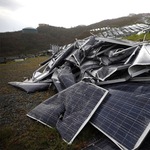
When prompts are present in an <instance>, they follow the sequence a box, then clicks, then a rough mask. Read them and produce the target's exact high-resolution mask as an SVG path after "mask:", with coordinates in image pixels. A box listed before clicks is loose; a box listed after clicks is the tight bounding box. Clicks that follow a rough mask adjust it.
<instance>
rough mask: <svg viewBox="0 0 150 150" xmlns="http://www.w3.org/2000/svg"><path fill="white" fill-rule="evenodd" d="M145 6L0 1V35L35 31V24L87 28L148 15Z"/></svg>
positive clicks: (117, 0)
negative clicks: (115, 19)
mask: <svg viewBox="0 0 150 150" xmlns="http://www.w3.org/2000/svg"><path fill="white" fill-rule="evenodd" d="M149 4H150V1H149V0H142V1H137V0H124V1H121V0H103V1H101V0H0V32H7V31H10V32H11V31H18V30H21V29H23V28H25V27H34V28H37V27H38V24H39V23H45V24H49V25H52V26H58V27H66V28H70V27H75V26H77V25H90V24H93V23H96V22H99V21H102V20H105V19H112V18H118V17H123V16H127V15H129V13H136V14H139V13H150V5H149Z"/></svg>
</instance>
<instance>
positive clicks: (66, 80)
mask: <svg viewBox="0 0 150 150" xmlns="http://www.w3.org/2000/svg"><path fill="white" fill-rule="evenodd" d="M58 78H59V80H60V82H61V83H62V84H63V85H64V87H65V88H68V87H70V86H71V85H73V84H75V83H76V81H75V76H74V75H73V73H72V71H71V68H70V67H69V66H65V67H64V68H63V69H61V71H60V73H59V75H58Z"/></svg>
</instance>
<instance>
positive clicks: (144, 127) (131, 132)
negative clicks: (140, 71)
mask: <svg viewBox="0 0 150 150" xmlns="http://www.w3.org/2000/svg"><path fill="white" fill-rule="evenodd" d="M105 88H106V89H108V91H109V96H108V97H106V99H105V100H104V101H103V103H102V104H101V106H100V107H99V108H98V110H97V111H96V112H95V114H94V115H93V117H92V119H91V123H92V124H93V125H94V126H95V127H96V128H97V129H99V130H100V131H102V132H103V133H104V134H105V135H106V136H108V137H109V138H110V139H111V140H113V141H114V142H115V143H116V144H117V145H118V146H121V147H122V148H124V149H135V148H137V147H138V146H139V145H140V144H141V142H142V141H143V139H144V138H145V136H146V135H147V134H148V132H149V129H150V122H149V120H150V111H149V110H150V92H149V91H150V82H126V83H119V84H113V85H108V86H105Z"/></svg>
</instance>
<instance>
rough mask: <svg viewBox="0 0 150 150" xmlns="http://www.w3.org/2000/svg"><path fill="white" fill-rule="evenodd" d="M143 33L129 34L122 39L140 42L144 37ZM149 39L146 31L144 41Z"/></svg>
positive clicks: (149, 36)
mask: <svg viewBox="0 0 150 150" xmlns="http://www.w3.org/2000/svg"><path fill="white" fill-rule="evenodd" d="M144 36H145V33H143V34H140V35H137V34H133V35H131V36H128V37H125V38H124V39H127V40H131V41H140V42H142V41H143V39H144ZM149 40H150V33H146V38H145V41H149Z"/></svg>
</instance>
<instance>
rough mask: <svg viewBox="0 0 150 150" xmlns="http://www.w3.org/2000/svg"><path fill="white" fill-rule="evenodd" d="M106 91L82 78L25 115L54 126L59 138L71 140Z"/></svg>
mask: <svg viewBox="0 0 150 150" xmlns="http://www.w3.org/2000/svg"><path fill="white" fill-rule="evenodd" d="M107 93H108V91H107V90H105V89H103V88H101V87H98V86H96V85H94V84H91V83H86V82H83V81H80V82H78V83H77V84H75V85H73V86H71V87H69V88H67V89H65V90H63V91H61V92H59V93H58V94H56V95H54V96H53V97H51V98H49V99H47V100H46V101H44V102H42V103H41V104H39V105H38V106H37V107H35V108H34V109H33V110H31V111H30V112H29V113H28V114H27V116H29V117H31V118H33V119H35V120H37V121H39V122H41V123H43V124H46V125H48V126H51V127H55V126H56V127H57V129H58V131H59V133H60V134H61V136H62V138H63V139H64V140H65V141H67V142H69V143H72V142H73V140H74V138H75V137H76V136H77V135H78V133H79V132H80V131H81V130H82V129H83V127H84V126H85V125H86V123H87V122H88V121H89V120H90V118H91V117H92V115H93V114H94V112H95V111H96V109H97V108H98V107H99V105H100V104H101V102H102V101H103V99H104V98H105V96H106V95H107Z"/></svg>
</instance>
